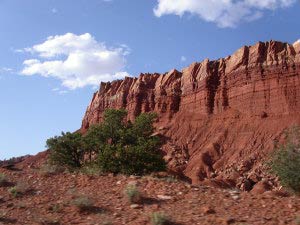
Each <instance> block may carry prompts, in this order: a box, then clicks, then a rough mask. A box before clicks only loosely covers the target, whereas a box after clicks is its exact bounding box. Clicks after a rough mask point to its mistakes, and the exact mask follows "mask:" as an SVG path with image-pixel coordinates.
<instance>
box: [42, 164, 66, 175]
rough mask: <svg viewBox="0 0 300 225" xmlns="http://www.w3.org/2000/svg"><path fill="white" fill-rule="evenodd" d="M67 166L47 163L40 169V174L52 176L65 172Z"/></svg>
mask: <svg viewBox="0 0 300 225" xmlns="http://www.w3.org/2000/svg"><path fill="white" fill-rule="evenodd" d="M64 171H65V168H63V167H62V166H59V165H51V164H45V165H43V166H42V167H41V169H40V174H41V175H43V176H51V175H57V174H60V173H63V172H64Z"/></svg>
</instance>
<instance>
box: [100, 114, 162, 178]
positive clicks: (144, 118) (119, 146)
mask: <svg viewBox="0 0 300 225" xmlns="http://www.w3.org/2000/svg"><path fill="white" fill-rule="evenodd" d="M118 111H119V110H113V109H110V110H108V111H106V112H105V116H104V122H103V131H104V132H105V134H104V136H106V137H107V141H108V140H113V141H111V143H110V144H107V145H106V146H105V148H104V151H103V152H101V153H99V165H100V167H101V168H102V170H103V171H105V172H114V173H124V174H139V175H140V174H145V173H150V172H153V171H162V170H165V168H166V163H165V161H164V160H163V158H162V156H161V155H160V153H159V151H158V150H159V147H160V141H159V138H158V137H155V136H152V134H153V131H154V127H153V122H154V120H155V118H156V115H155V114H153V113H149V114H146V113H144V114H141V115H139V116H138V117H137V118H136V120H135V121H134V123H131V122H125V120H124V118H125V116H126V115H127V114H126V113H124V111H120V112H118ZM112 124H115V125H113V127H115V128H116V130H117V131H115V132H110V128H111V127H112Z"/></svg>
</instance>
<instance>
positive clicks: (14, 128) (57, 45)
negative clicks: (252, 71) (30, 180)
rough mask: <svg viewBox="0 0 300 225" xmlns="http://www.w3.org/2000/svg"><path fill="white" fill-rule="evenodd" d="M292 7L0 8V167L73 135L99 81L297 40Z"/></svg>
mask: <svg viewBox="0 0 300 225" xmlns="http://www.w3.org/2000/svg"><path fill="white" fill-rule="evenodd" d="M299 12H300V3H299V1H296V0H238V1H233V0H232V1H231V0H218V1H216V0H210V1H208V0H203V1H198V0H110V1H107V0H106V1H104V0H88V1H87V0H43V1H41V0H0V34H1V35H0V59H1V60H0V102H1V110H0V123H1V128H0V137H1V138H0V159H3V158H9V157H12V156H19V155H24V154H35V153H37V152H39V151H42V150H44V149H45V141H46V139H47V138H49V137H51V136H54V135H56V134H59V133H60V132H61V131H74V130H76V129H78V128H79V127H80V125H81V119H82V117H83V115H84V112H85V109H86V107H87V105H88V103H89V101H90V99H91V97H92V93H93V92H94V91H95V88H97V84H98V83H99V82H100V81H101V80H104V81H108V80H113V79H116V78H122V77H124V76H125V75H131V76H137V75H138V74H139V73H140V72H166V71H169V70H170V69H172V68H177V69H179V70H180V69H182V68H183V67H185V66H187V65H189V64H190V63H192V62H194V61H201V60H203V59H205V58H210V59H217V58H220V57H225V56H227V55H229V54H231V53H233V52H234V51H235V50H237V49H238V48H240V47H241V46H243V45H252V44H254V43H255V42H257V41H268V40H271V39H273V40H281V41H285V42H290V43H293V42H295V41H296V40H298V39H299V38H300V31H299V27H300V13H299Z"/></svg>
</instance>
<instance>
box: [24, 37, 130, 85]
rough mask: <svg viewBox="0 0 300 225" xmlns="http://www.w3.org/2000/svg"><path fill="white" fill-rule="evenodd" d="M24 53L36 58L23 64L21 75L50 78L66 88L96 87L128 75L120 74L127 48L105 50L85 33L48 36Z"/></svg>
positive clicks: (122, 72)
mask: <svg viewBox="0 0 300 225" xmlns="http://www.w3.org/2000/svg"><path fill="white" fill-rule="evenodd" d="M24 51H26V52H30V53H32V54H35V55H36V57H35V58H32V59H27V60H25V61H24V62H23V64H24V68H23V70H22V71H21V74H22V75H28V76H31V75H35V74H37V75H41V76H43V77H53V78H56V79H59V80H61V82H62V85H63V86H65V87H67V88H69V89H76V88H81V87H85V86H88V85H91V86H96V85H99V83H100V82H101V81H111V80H115V79H122V78H124V77H125V76H129V75H128V73H127V72H125V71H124V68H125V65H126V60H125V56H126V55H127V54H129V49H128V47H127V46H126V45H122V46H120V47H118V48H108V47H107V46H106V45H105V44H104V43H100V42H97V41H96V40H95V38H94V37H93V36H91V35H90V34H89V33H86V34H82V35H75V34H72V33H67V34H64V35H60V36H59V35H57V36H50V37H48V38H47V40H46V41H45V42H43V43H41V44H38V45H34V46H33V47H30V48H26V49H24Z"/></svg>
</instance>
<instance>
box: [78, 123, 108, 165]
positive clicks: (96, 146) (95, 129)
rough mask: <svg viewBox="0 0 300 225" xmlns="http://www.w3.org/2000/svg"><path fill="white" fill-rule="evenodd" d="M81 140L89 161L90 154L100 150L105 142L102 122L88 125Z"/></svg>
mask: <svg viewBox="0 0 300 225" xmlns="http://www.w3.org/2000/svg"><path fill="white" fill-rule="evenodd" d="M82 140H83V145H84V149H85V152H86V153H87V154H88V156H89V160H90V162H92V155H93V154H98V153H99V152H102V151H103V148H104V145H105V142H106V137H105V136H104V132H103V126H102V124H97V125H94V126H92V127H90V128H89V130H88V131H87V133H86V134H85V136H83V139H82Z"/></svg>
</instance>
